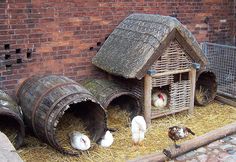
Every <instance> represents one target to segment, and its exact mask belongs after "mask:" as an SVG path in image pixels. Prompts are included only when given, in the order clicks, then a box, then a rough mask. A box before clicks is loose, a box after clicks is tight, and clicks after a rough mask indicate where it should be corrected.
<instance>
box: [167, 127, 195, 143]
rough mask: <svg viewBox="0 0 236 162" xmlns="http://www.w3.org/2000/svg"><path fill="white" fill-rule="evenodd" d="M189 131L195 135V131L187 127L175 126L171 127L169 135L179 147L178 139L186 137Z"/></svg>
mask: <svg viewBox="0 0 236 162" xmlns="http://www.w3.org/2000/svg"><path fill="white" fill-rule="evenodd" d="M189 133H191V134H192V135H195V133H194V132H193V131H192V130H191V129H189V128H187V127H179V126H173V127H170V128H169V132H168V136H169V138H170V139H171V140H173V141H174V143H175V148H179V147H180V145H177V144H176V141H178V140H179V139H183V138H186V137H187V136H188V134H189Z"/></svg>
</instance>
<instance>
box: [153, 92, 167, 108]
mask: <svg viewBox="0 0 236 162" xmlns="http://www.w3.org/2000/svg"><path fill="white" fill-rule="evenodd" d="M152 105H153V106H155V107H156V108H160V109H162V108H164V107H165V106H166V105H167V95H166V94H165V93H164V92H162V91H156V92H154V93H153V94H152Z"/></svg>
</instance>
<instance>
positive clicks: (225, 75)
mask: <svg viewBox="0 0 236 162" xmlns="http://www.w3.org/2000/svg"><path fill="white" fill-rule="evenodd" d="M201 46H202V49H203V51H204V53H205V55H206V57H207V59H208V61H209V65H208V66H207V68H208V70H210V71H212V72H214V73H215V75H216V78H217V83H218V89H217V92H218V93H219V94H223V95H226V96H229V97H232V98H234V99H235V98H236V47H234V46H227V45H220V44H215V43H208V42H204V43H202V44H201Z"/></svg>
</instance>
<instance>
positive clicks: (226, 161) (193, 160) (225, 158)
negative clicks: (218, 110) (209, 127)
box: [169, 134, 236, 162]
mask: <svg viewBox="0 0 236 162" xmlns="http://www.w3.org/2000/svg"><path fill="white" fill-rule="evenodd" d="M169 162H236V134H234V135H231V136H227V137H225V138H223V139H220V140H217V141H214V142H212V143H210V144H209V145H206V146H204V147H200V148H198V149H196V150H194V151H190V152H188V153H186V154H184V155H181V156H178V157H177V158H176V159H175V160H171V161H169Z"/></svg>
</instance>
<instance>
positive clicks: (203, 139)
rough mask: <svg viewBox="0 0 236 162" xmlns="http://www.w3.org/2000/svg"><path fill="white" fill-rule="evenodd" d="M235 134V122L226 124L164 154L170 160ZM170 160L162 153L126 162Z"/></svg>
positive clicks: (168, 149)
mask: <svg viewBox="0 0 236 162" xmlns="http://www.w3.org/2000/svg"><path fill="white" fill-rule="evenodd" d="M235 132H236V122H234V123H231V124H228V125H226V126H224V127H221V128H218V129H216V130H213V131H210V132H208V133H206V134H203V135H201V136H198V137H196V138H194V139H191V140H188V141H186V142H184V143H182V144H181V147H180V148H178V149H176V148H175V147H174V146H173V147H170V148H167V149H165V152H168V153H169V156H170V158H171V159H173V158H175V157H177V156H180V155H182V154H184V153H187V152H189V151H191V150H194V149H197V148H199V147H202V146H204V145H207V144H209V143H211V142H214V141H216V140H218V139H221V138H223V137H225V136H228V135H231V134H234V133H235ZM170 158H168V157H166V155H165V154H163V153H160V152H158V153H153V154H150V155H146V156H142V157H139V158H137V159H134V160H129V161H128V162H159V161H167V160H169V159H170Z"/></svg>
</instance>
